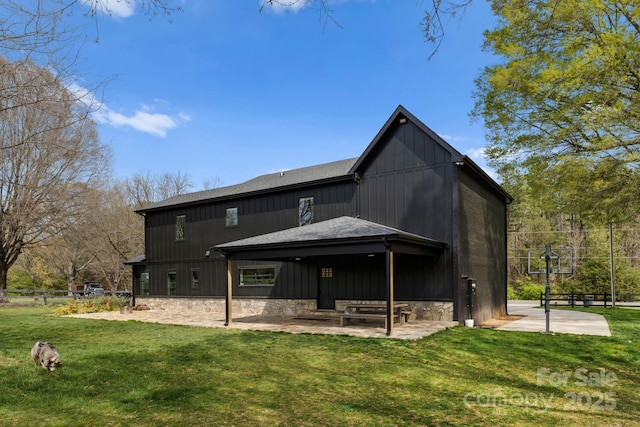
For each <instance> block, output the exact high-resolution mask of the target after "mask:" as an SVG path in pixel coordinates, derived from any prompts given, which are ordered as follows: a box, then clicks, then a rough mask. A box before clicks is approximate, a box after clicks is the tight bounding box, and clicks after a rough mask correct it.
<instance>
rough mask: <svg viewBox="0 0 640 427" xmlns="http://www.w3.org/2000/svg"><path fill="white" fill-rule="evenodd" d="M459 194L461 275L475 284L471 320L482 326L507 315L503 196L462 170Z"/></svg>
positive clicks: (504, 206)
mask: <svg viewBox="0 0 640 427" xmlns="http://www.w3.org/2000/svg"><path fill="white" fill-rule="evenodd" d="M459 192H460V209H459V222H458V227H459V248H458V250H459V260H460V273H461V274H463V275H467V276H470V277H473V278H474V279H475V280H476V285H477V286H476V300H475V307H474V309H473V317H474V319H476V321H478V322H482V321H484V320H487V319H490V318H492V317H496V316H500V315H504V314H506V282H507V253H506V252H507V234H506V229H505V227H506V223H507V218H506V216H507V211H506V204H505V196H504V194H499V193H496V192H495V191H493V190H492V189H490V188H487V187H486V186H483V185H481V184H480V183H479V182H478V181H477V179H474V177H473V176H472V175H471V174H469V173H466V172H464V171H463V170H460V171H459ZM461 309H466V305H465V307H461Z"/></svg>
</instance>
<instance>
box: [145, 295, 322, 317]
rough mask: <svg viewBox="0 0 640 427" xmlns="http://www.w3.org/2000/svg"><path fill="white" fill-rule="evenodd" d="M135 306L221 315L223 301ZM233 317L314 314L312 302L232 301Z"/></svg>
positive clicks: (189, 300) (151, 299)
mask: <svg viewBox="0 0 640 427" xmlns="http://www.w3.org/2000/svg"><path fill="white" fill-rule="evenodd" d="M136 304H137V305H141V304H145V305H147V306H149V308H151V309H152V310H167V311H192V312H200V313H211V314H220V315H223V316H224V315H225V300H224V298H189V297H184V298H183V297H176V298H154V297H136ZM231 310H232V315H233V316H237V315H240V316H250V315H256V314H261V315H272V316H310V315H313V314H315V313H316V310H317V301H316V300H300V299H266V298H234V299H233V305H232V307H231Z"/></svg>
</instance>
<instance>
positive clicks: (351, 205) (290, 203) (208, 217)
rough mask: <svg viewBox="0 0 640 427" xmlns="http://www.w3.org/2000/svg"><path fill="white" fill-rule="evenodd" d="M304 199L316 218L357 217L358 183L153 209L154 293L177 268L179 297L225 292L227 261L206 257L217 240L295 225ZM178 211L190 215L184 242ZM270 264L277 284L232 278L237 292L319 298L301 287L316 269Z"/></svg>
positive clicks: (150, 254) (149, 231)
mask: <svg viewBox="0 0 640 427" xmlns="http://www.w3.org/2000/svg"><path fill="white" fill-rule="evenodd" d="M302 197H313V199H314V204H313V214H314V222H319V221H323V220H326V219H330V218H334V217H337V216H343V215H347V216H356V183H355V181H352V180H345V181H342V182H336V183H331V184H324V185H316V186H309V187H308V188H305V189H295V190H289V191H281V192H274V193H271V194H264V195H259V196H249V197H238V198H237V199H227V200H224V201H215V200H213V201H210V202H205V203H202V204H198V205H194V206H187V207H183V208H180V207H177V208H173V209H167V210H162V211H159V212H149V213H148V214H147V216H146V219H145V223H146V225H145V232H146V252H147V253H146V256H147V261H146V262H147V265H148V272H149V273H150V291H151V294H155V295H166V294H167V284H166V275H167V273H168V272H170V271H175V272H176V274H177V289H176V294H177V296H223V295H224V294H225V283H226V274H227V270H226V268H227V267H226V262H225V260H224V258H221V257H220V256H219V254H217V253H215V252H211V253H210V256H209V258H206V257H205V252H206V251H207V250H208V249H209V248H211V247H212V246H215V245H216V244H219V243H225V242H229V241H233V240H238V239H243V238H246V237H251V236H255V235H258V234H264V233H270V232H273V231H279V230H284V229H287V228H291V227H296V226H297V225H298V220H299V219H298V200H299V199H300V198H302ZM227 208H237V209H238V226H235V227H225V218H226V210H227ZM178 215H184V216H185V218H186V223H185V239H184V240H181V241H177V240H176V236H175V226H176V217H177V216H178ZM260 264H265V263H264V262H263V263H260ZM266 264H267V265H270V266H276V267H277V270H278V275H277V281H276V283H277V284H276V286H265V287H263V286H255V287H254V286H251V287H249V286H247V287H239V286H238V285H237V283H235V282H236V281H235V280H234V288H235V290H234V294H235V295H237V296H239V297H242V296H246V297H258V296H261V297H273V298H313V297H314V296H315V294H316V291H315V290H312V291H310V290H308V289H303V288H302V285H301V284H302V283H313V282H315V281H317V280H316V278H315V276H316V273H315V270H313V271H311V270H310V269H309V267H308V266H301V265H299V264H294V263H276V262H268V263H266ZM243 265H244V263H243ZM247 265H249V264H247ZM193 269H198V270H199V271H200V273H199V274H200V277H199V279H200V280H199V281H200V286H199V287H198V288H191V286H190V274H191V273H190V272H191V270H193ZM233 274H234V278H237V277H239V273H238V266H237V265H236V266H234V272H233Z"/></svg>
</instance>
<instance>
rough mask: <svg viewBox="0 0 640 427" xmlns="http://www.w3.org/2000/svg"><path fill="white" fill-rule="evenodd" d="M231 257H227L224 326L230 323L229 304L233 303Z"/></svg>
mask: <svg viewBox="0 0 640 427" xmlns="http://www.w3.org/2000/svg"><path fill="white" fill-rule="evenodd" d="M232 271H233V270H232V264H231V258H227V295H226V298H225V313H226V315H225V322H224V326H229V325H230V324H231V306H232V303H233V296H232V289H233V275H232Z"/></svg>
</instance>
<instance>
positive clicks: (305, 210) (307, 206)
mask: <svg viewBox="0 0 640 427" xmlns="http://www.w3.org/2000/svg"><path fill="white" fill-rule="evenodd" d="M298 217H299V219H300V226H303V225H307V224H311V223H312V222H313V197H301V198H300V200H298Z"/></svg>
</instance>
